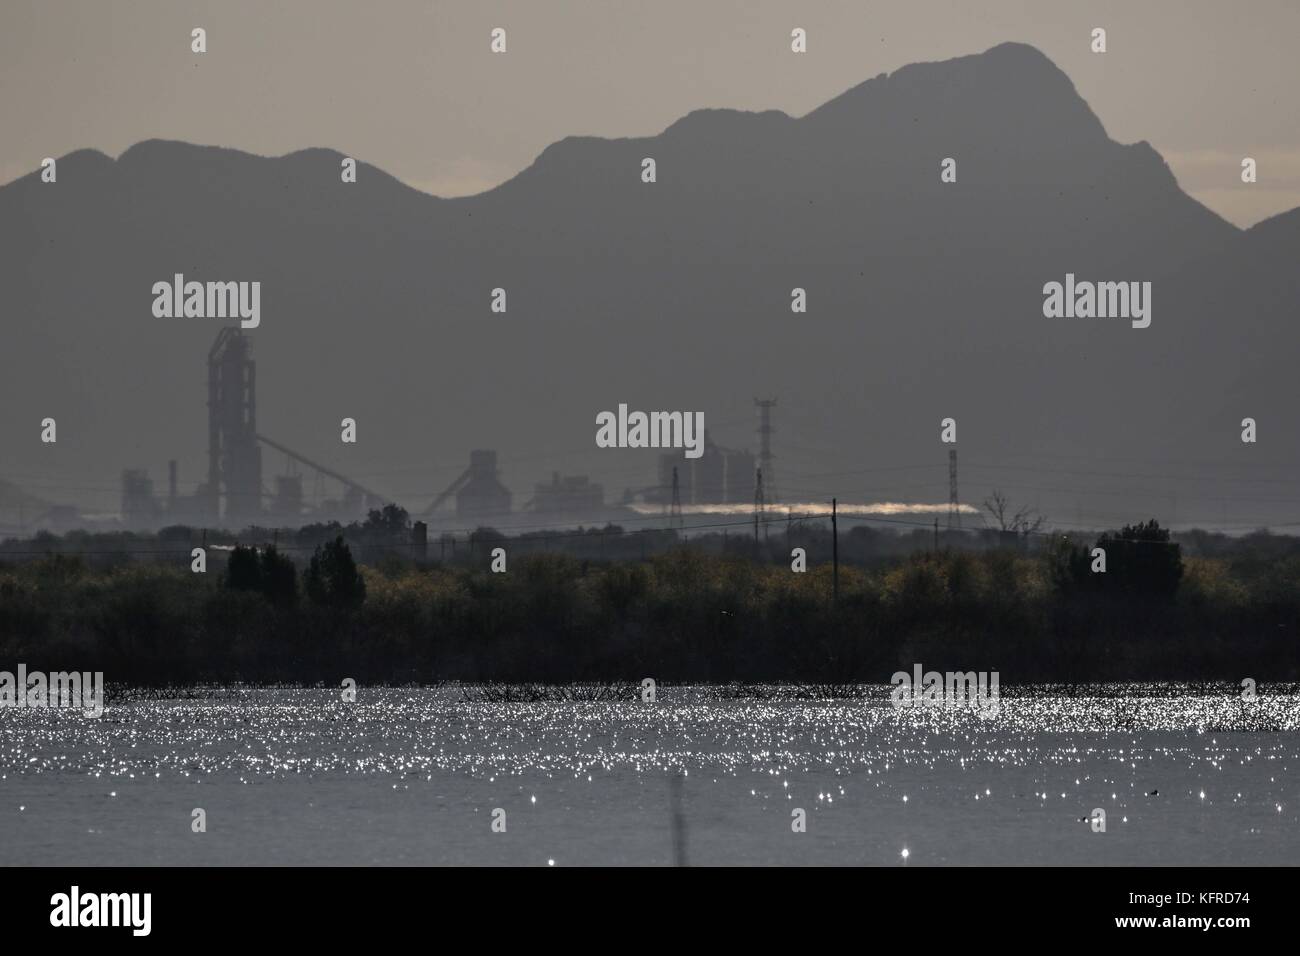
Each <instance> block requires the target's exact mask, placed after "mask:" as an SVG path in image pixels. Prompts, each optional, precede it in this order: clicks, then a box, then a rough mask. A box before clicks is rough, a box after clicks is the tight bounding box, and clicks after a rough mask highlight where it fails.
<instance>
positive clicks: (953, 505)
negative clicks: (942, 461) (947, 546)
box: [948, 448, 961, 531]
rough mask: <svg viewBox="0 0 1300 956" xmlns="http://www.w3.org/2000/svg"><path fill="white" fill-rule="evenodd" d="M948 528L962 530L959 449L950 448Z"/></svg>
mask: <svg viewBox="0 0 1300 956" xmlns="http://www.w3.org/2000/svg"><path fill="white" fill-rule="evenodd" d="M948 530H949V531H960V530H961V509H960V506H959V502H958V501H957V449H956V448H949V449H948Z"/></svg>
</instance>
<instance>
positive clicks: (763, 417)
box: [754, 398, 777, 501]
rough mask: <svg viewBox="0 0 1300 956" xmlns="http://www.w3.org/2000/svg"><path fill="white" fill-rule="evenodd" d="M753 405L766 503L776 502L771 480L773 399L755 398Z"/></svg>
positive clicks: (774, 484) (773, 482)
mask: <svg viewBox="0 0 1300 956" xmlns="http://www.w3.org/2000/svg"><path fill="white" fill-rule="evenodd" d="M754 405H755V406H756V407H757V408H758V467H759V468H760V469H762V472H763V474H764V475H765V476H766V479H765V480H766V491H765V494H766V495H767V500H768V501H776V500H777V499H776V482H775V481H774V480H773V478H772V474H773V472H772V459H773V458H774V457H775V456H774V455H773V454H772V432H774V431H775V430H776V429H774V428H773V427H772V409H774V408H776V399H775V398H756V399H754Z"/></svg>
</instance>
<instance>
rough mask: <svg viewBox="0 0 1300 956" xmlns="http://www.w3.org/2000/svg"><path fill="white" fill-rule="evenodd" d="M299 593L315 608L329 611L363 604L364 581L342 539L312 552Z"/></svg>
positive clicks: (337, 539)
mask: <svg viewBox="0 0 1300 956" xmlns="http://www.w3.org/2000/svg"><path fill="white" fill-rule="evenodd" d="M303 589H304V590H305V591H306V592H307V596H308V597H309V598H311V599H312V601H314V602H315V603H316V604H323V605H326V606H329V607H359V606H360V605H361V603H362V602H364V601H365V599H366V582H365V579H364V578H362V577H361V573H360V572H359V571H358V570H357V564H356V562H355V561H353V560H352V552H351V550H349V548H348V545H347V542H346V541H344V540H343V536H342V535H339V536H338V537H336V538H335V539H334V540H333V541H331V542H329V543H328V544H324V545H321V546H319V547H317V548H316V553H315V554H313V555H312V558H311V564H310V565H309V566H308V568H307V571H306V573H305V574H304V580H303Z"/></svg>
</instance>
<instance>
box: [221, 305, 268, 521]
mask: <svg viewBox="0 0 1300 956" xmlns="http://www.w3.org/2000/svg"><path fill="white" fill-rule="evenodd" d="M252 352H253V346H252V340H251V339H249V338H248V337H246V336H245V335H244V334H243V333H242V332H241V331H240V330H239V328H238V327H236V326H230V327H228V328H224V329H222V330H221V331H220V332H218V333H217V340H216V341H215V342H213V343H212V348H211V349H210V350H209V351H208V494H209V496H210V497H211V502H210V507H211V509H212V512H213V515H214V517H215V516H218V515H220V514H221V511H220V507H219V506H220V501H221V498H222V497H223V496H224V497H225V499H226V508H225V519H226V522H227V523H229V524H233V525H237V526H238V525H242V524H244V523H245V522H252V521H256V520H257V519H258V518H259V517H260V516H261V513H262V448H261V446H260V445H259V444H258V440H257V369H256V366H255V364H254V363H253V358H252Z"/></svg>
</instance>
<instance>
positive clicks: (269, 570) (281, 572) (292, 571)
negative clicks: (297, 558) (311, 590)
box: [261, 545, 298, 604]
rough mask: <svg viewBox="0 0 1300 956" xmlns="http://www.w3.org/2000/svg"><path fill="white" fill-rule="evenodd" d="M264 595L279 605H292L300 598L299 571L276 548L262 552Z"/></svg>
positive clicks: (272, 547)
mask: <svg viewBox="0 0 1300 956" xmlns="http://www.w3.org/2000/svg"><path fill="white" fill-rule="evenodd" d="M261 570H262V593H263V594H265V595H266V596H267V597H268V598H270V599H271V600H272V601H274V602H275V603H277V604H292V603H293V602H294V601H295V600H297V598H298V569H297V568H295V567H294V566H293V562H292V561H290V560H289V559H288V558H287V557H285V556H284V555H282V554H280V553H279V552H278V551H277V550H276V549H275V546H274V545H272V546H271V547H269V548H267V549H266V550H265V551H263V552H262V568H261Z"/></svg>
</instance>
